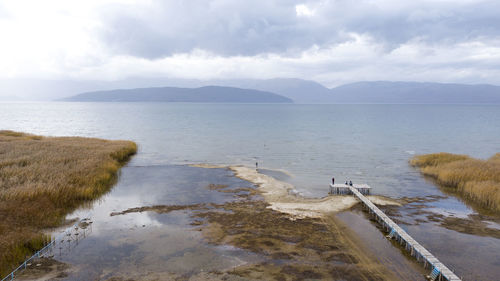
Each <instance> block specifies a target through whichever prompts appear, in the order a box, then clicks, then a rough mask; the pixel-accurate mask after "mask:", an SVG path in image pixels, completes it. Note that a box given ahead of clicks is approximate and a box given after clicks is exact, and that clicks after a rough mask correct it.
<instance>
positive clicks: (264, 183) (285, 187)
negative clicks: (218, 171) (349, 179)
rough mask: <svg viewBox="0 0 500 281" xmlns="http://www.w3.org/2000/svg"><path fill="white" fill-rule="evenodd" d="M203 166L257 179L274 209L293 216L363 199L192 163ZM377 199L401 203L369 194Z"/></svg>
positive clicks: (382, 202) (247, 170) (315, 215)
mask: <svg viewBox="0 0 500 281" xmlns="http://www.w3.org/2000/svg"><path fill="white" fill-rule="evenodd" d="M190 166H192V167H199V168H212V169H213V168H228V169H230V170H231V171H233V173H234V174H235V176H236V177H238V178H240V179H243V180H246V181H249V182H251V183H254V184H255V185H257V186H258V188H259V191H260V192H261V195H262V196H263V197H264V199H265V200H266V202H267V203H268V204H269V207H268V208H270V209H272V210H275V211H278V212H282V213H286V214H288V215H290V218H291V219H303V218H322V217H324V216H325V215H327V214H331V213H336V212H340V211H344V210H347V209H349V208H351V207H353V206H354V205H356V204H357V203H358V202H359V201H358V200H357V199H356V198H355V197H353V196H340V195H338V196H326V197H323V198H305V197H302V196H300V195H297V193H296V192H295V189H294V187H293V185H291V184H289V183H286V182H282V181H279V180H277V179H275V178H273V177H271V176H268V175H264V174H261V173H259V172H258V170H256V169H254V168H249V167H245V166H223V165H210V164H195V165H190ZM369 198H370V200H372V202H373V203H375V204H378V205H396V206H400V205H401V204H400V203H398V202H397V201H395V200H392V199H390V198H385V197H382V196H369Z"/></svg>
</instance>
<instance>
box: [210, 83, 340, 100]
mask: <svg viewBox="0 0 500 281" xmlns="http://www.w3.org/2000/svg"><path fill="white" fill-rule="evenodd" d="M206 83H210V84H211V85H220V86H232V87H238V88H245V89H256V90H261V91H268V92H272V93H276V94H278V95H282V96H285V97H287V98H290V99H292V100H293V101H294V102H296V103H322V102H327V101H329V100H330V99H331V96H332V94H331V92H330V89H328V88H326V87H325V86H323V85H321V84H319V83H317V82H314V81H310V80H303V79H295V78H275V79H266V80H261V79H234V80H209V81H206Z"/></svg>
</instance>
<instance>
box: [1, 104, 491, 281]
mask: <svg viewBox="0 0 500 281" xmlns="http://www.w3.org/2000/svg"><path fill="white" fill-rule="evenodd" d="M0 129H9V130H15V131H23V132H29V133H33V134H41V135H49V136H85V137H98V138H106V139H129V140H133V141H135V142H137V143H138V145H139V152H138V154H137V155H136V156H135V157H134V158H133V160H132V161H131V162H130V163H129V165H128V166H129V168H128V169H132V168H136V169H137V168H139V167H150V168H151V169H153V167H168V168H165V169H167V170H166V173H167V174H168V175H170V177H169V178H170V179H175V178H179V177H182V176H183V175H184V173H189V171H185V170H182V171H180V172H179V173H176V172H175V169H176V168H175V167H180V165H186V164H193V163H207V164H223V165H231V164H237V165H239V164H243V165H249V166H255V163H256V162H258V164H259V168H265V169H269V170H278V171H282V172H283V173H281V174H282V176H283V175H286V177H285V176H283V177H285V178H286V181H289V182H291V183H292V184H294V186H295V187H296V189H297V192H299V193H301V194H302V195H304V196H310V197H321V196H325V195H326V193H327V191H328V183H329V182H330V180H331V177H332V176H335V178H336V180H337V181H338V182H343V181H345V180H352V181H353V182H354V183H368V184H369V185H370V186H372V188H373V193H375V194H379V195H385V196H390V197H395V198H399V197H416V196H421V197H428V196H442V197H443V198H441V199H439V200H435V201H433V202H429V203H426V204H427V206H428V208H429V209H431V210H434V211H436V212H439V213H440V214H445V215H446V216H457V217H466V216H468V215H471V214H474V213H475V211H474V210H473V209H471V208H470V207H468V206H467V205H465V204H464V203H463V202H462V201H460V200H458V199H456V198H455V197H454V196H451V195H447V194H445V193H443V191H441V190H440V189H439V188H438V187H436V186H435V185H434V184H433V183H432V182H430V181H428V180H426V179H424V178H423V177H422V176H421V175H420V173H419V172H418V171H416V170H415V169H413V168H412V167H410V166H409V165H408V160H409V159H410V158H411V157H412V156H413V155H415V154H422V153H432V152H441V151H446V152H452V153H461V154H462V153H463V154H469V155H471V156H474V157H478V158H488V157H490V156H492V155H493V154H495V153H497V152H500V106H499V105H400V104H390V105H370V104H359V105H301V104H187V103H63V102H47V103H0ZM128 171H129V170H127V168H125V169H124V170H123V172H122V177H124V178H126V179H128V181H130V180H131V179H130V177H131V175H132V174H131V173H132V172H133V171H135V170H134V169H132V170H131V171H130V172H128ZM127 173H128V174H127ZM135 173H137V172H135ZM143 174H147V172H143V173H138V174H137V175H136V177H139V176H140V175H143ZM179 174H180V175H179ZM120 181H121V180H120ZM120 181H119V182H118V186H119V185H120ZM136 181H137V180H136ZM140 182H141V181H137V182H136V183H135V184H136V185H140V184H139V183H140ZM127 184H128V183H127ZM126 190H128V192H129V195H130V194H133V193H134V191H133V189H126ZM130 196H132V195H130ZM144 196H146V195H144ZM125 197H126V196H125ZM132 197H133V196H132ZM436 198H440V197H436ZM134 200H136V199H134ZM136 201H137V200H136ZM136 201H133V200H132V202H136ZM141 202H150V203H155V201H154V200H153V199H151V200H150V201H147V200H146V201H144V200H142V201H141ZM117 204H118V203H117ZM404 214H405V213H404V212H403V215H404ZM179 219H182V218H179ZM489 223H491V226H492V227H500V226H499V225H498V224H497V223H495V222H489ZM403 228H404V229H405V230H407V231H408V232H409V234H411V235H412V236H413V237H414V238H415V239H416V240H417V241H419V242H421V244H422V245H423V246H425V247H427V248H428V249H429V250H430V251H431V252H432V253H433V254H434V255H435V256H437V257H438V258H439V259H440V260H441V261H442V262H443V263H444V264H446V265H447V266H449V267H450V268H451V269H453V270H455V271H456V272H457V273H458V275H461V276H464V277H467V278H469V280H493V279H494V278H495V276H497V275H498V274H499V273H500V272H499V269H498V268H500V258H499V257H498V255H497V253H499V252H500V240H499V239H497V238H494V237H488V236H478V235H471V234H466V233H461V232H457V231H454V230H450V229H446V228H444V227H441V226H439V224H437V223H431V222H427V223H422V224H408V225H403ZM457 249H462V252H460V253H458V252H457ZM210 251H234V252H235V253H236V252H237V250H235V249H230V250H227V249H226V250H224V249H223V250H221V249H210ZM238 254H241V255H244V254H242V253H238ZM235 255H236V254H235ZM457 255H458V256H457ZM250 258H252V257H250ZM471 259H472V260H473V262H471V261H470V260H471ZM227 263H228V264H232V263H234V260H230V261H227Z"/></svg>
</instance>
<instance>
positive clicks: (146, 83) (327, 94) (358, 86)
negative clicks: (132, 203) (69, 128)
mask: <svg viewBox="0 0 500 281" xmlns="http://www.w3.org/2000/svg"><path fill="white" fill-rule="evenodd" d="M214 85H215V86H221V87H235V88H241V89H254V90H259V91H264V92H271V93H275V94H277V95H280V96H283V97H287V98H289V99H292V100H293V101H294V102H295V103H462V104H465V103H483V104H484V103H495V104H500V87H499V86H493V85H465V84H443V83H419V82H389V81H375V82H356V83H351V84H345V85H342V86H339V87H336V88H333V89H328V88H326V87H324V86H323V85H321V84H319V83H316V82H314V81H309V80H302V79H295V78H276V79H267V80H260V79H231V80H196V79H173V78H165V77H164V78H161V77H160V78H129V79H125V80H117V81H87V80H32V79H10V80H9V79H0V100H2V99H3V100H54V99H61V98H65V97H68V96H71V95H74V94H75V93H86V92H94V91H106V90H113V89H133V88H151V87H164V86H169V87H179V88H196V87H203V86H214ZM13 96H14V97H13ZM71 98H73V97H71ZM71 98H70V99H71Z"/></svg>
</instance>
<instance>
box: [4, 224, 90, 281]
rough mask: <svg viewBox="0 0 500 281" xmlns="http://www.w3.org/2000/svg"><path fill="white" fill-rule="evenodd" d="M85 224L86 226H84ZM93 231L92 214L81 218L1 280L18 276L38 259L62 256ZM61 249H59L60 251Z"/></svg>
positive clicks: (9, 280) (6, 280)
mask: <svg viewBox="0 0 500 281" xmlns="http://www.w3.org/2000/svg"><path fill="white" fill-rule="evenodd" d="M83 225H85V226H83ZM91 232H92V222H91V221H90V216H86V217H85V218H83V219H80V220H79V221H77V222H76V223H75V224H73V225H72V226H71V227H68V228H66V229H65V230H64V231H63V232H62V233H60V234H59V235H57V236H55V237H52V238H51V240H50V242H49V243H48V244H47V245H45V246H44V247H43V248H42V249H40V250H38V251H37V252H36V253H35V254H33V255H32V256H31V257H29V258H28V259H26V260H25V261H24V262H23V263H22V264H21V265H19V266H18V267H17V268H16V269H14V270H13V271H12V272H11V273H9V275H7V276H5V277H4V278H3V279H2V280H1V281H11V280H14V279H15V278H16V276H17V275H19V274H20V273H21V272H22V271H23V270H25V269H26V268H28V267H29V266H30V265H32V263H33V262H36V260H37V259H40V258H42V257H52V256H54V255H56V254H59V255H60V256H61V255H62V254H63V252H64V253H66V252H67V251H71V249H73V248H74V247H76V245H78V242H79V241H80V240H81V239H83V238H85V237H87V236H88V235H89V234H90V233H91ZM58 250H59V251H58Z"/></svg>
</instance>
